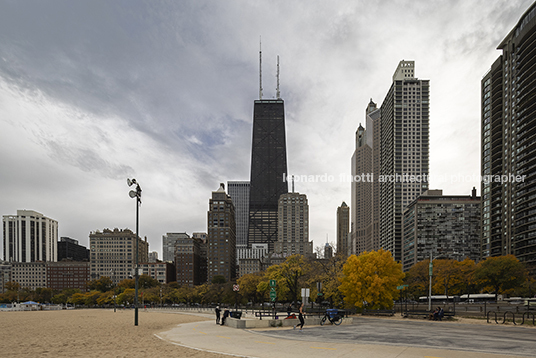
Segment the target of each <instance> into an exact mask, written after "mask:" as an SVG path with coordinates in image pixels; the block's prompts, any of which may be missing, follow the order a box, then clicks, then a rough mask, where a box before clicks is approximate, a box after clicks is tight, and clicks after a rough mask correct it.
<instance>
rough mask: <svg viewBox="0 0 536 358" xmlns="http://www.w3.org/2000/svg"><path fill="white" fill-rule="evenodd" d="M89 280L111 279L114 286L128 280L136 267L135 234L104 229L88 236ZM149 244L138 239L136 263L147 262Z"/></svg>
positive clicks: (125, 230)
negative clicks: (105, 277) (104, 277)
mask: <svg viewBox="0 0 536 358" xmlns="http://www.w3.org/2000/svg"><path fill="white" fill-rule="evenodd" d="M89 246H90V250H91V251H90V255H91V256H90V263H91V273H90V276H91V279H92V280H96V279H99V278H100V277H102V276H107V277H111V279H112V281H113V282H114V283H115V284H118V283H119V282H121V281H122V280H125V279H127V278H129V276H131V275H132V274H133V271H132V270H133V269H134V268H135V267H136V233H134V232H132V230H129V229H123V230H119V229H117V228H116V229H114V230H110V229H104V230H102V231H99V230H97V231H95V232H91V233H90V234H89ZM148 254H149V243H148V242H147V238H145V240H142V239H141V238H140V237H138V263H143V262H147V258H148Z"/></svg>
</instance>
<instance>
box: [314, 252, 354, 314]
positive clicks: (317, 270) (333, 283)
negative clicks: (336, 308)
mask: <svg viewBox="0 0 536 358" xmlns="http://www.w3.org/2000/svg"><path fill="white" fill-rule="evenodd" d="M346 259H347V256H346V255H345V254H343V253H340V252H337V253H336V254H335V255H334V256H333V257H330V258H326V259H321V260H310V268H311V269H310V270H309V277H308V279H307V285H306V286H308V287H311V288H312V289H311V297H317V298H318V299H317V300H318V301H324V300H327V301H329V302H330V303H331V306H333V303H334V302H336V303H338V302H341V301H342V299H343V297H342V293H341V291H340V290H339V286H340V284H341V282H340V279H341V278H342V267H343V265H344V263H345V262H346ZM317 282H321V283H322V292H321V293H322V295H318V293H319V292H318V291H317Z"/></svg>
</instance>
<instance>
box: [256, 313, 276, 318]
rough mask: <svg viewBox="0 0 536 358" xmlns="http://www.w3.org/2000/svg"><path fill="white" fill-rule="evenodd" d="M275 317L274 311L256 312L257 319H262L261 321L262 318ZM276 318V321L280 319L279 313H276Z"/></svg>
mask: <svg viewBox="0 0 536 358" xmlns="http://www.w3.org/2000/svg"><path fill="white" fill-rule="evenodd" d="M273 316H274V312H273V311H257V312H255V317H260V318H261V319H262V317H273ZM275 317H276V319H277V318H278V315H277V313H275Z"/></svg>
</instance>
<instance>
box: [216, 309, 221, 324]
mask: <svg viewBox="0 0 536 358" xmlns="http://www.w3.org/2000/svg"><path fill="white" fill-rule="evenodd" d="M215 311H216V324H220V312H221V310H220V306H216V310H215Z"/></svg>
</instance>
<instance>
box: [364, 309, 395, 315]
mask: <svg viewBox="0 0 536 358" xmlns="http://www.w3.org/2000/svg"><path fill="white" fill-rule="evenodd" d="M362 314H363V315H364V316H368V315H371V316H394V315H395V310H394V309H393V310H367V309H364V310H363V313H362Z"/></svg>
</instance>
